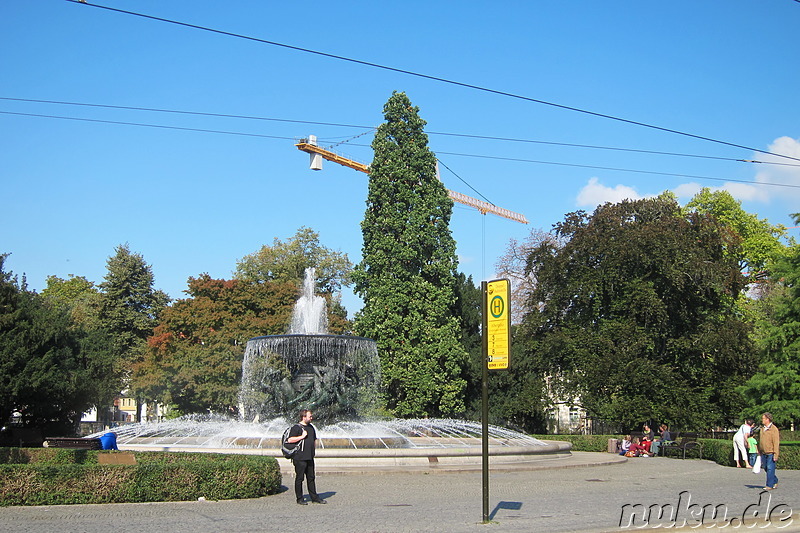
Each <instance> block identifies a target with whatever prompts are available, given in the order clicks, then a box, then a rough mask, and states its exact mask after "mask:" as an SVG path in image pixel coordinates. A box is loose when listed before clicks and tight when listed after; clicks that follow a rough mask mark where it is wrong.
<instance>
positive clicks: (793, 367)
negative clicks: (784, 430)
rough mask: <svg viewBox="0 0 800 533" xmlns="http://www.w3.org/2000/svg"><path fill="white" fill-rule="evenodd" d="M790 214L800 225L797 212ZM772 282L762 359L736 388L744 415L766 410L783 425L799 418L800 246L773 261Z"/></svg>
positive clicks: (761, 344) (794, 421) (757, 413)
mask: <svg viewBox="0 0 800 533" xmlns="http://www.w3.org/2000/svg"><path fill="white" fill-rule="evenodd" d="M793 216H794V217H795V222H796V223H798V224H800V214H795V215H793ZM772 283H773V290H772V292H771V294H770V295H769V296H768V297H767V300H768V302H767V304H768V305H767V307H768V310H769V311H768V321H767V323H766V324H765V325H763V326H762V328H761V329H762V331H763V332H764V335H763V337H762V338H761V339H760V347H761V350H762V353H763V360H762V363H761V366H760V368H759V370H758V372H757V373H755V375H753V377H752V378H751V379H750V380H749V381H748V382H747V383H746V384H745V385H744V386H742V387H741V388H740V389H739V390H740V391H741V392H742V393H743V394H744V395H745V397H746V398H747V400H748V408H747V409H746V410H745V411H744V414H745V415H749V416H757V415H759V414H760V413H763V412H765V411H769V412H771V413H772V414H773V416H775V421H776V423H777V424H778V425H783V426H784V427H785V426H786V425H789V424H790V423H796V422H798V421H800V246H797V245H795V246H793V247H791V248H790V249H789V251H788V253H787V254H786V256H785V257H783V258H781V259H779V260H778V261H777V262H776V264H775V266H774V271H773V272H772Z"/></svg>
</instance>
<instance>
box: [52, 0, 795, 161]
mask: <svg viewBox="0 0 800 533" xmlns="http://www.w3.org/2000/svg"><path fill="white" fill-rule="evenodd" d="M67 1H68V2H70V3H73V4H78V5H84V6H89V7H94V8H98V9H104V10H107V11H112V12H116V13H121V14H125V15H131V16H135V17H141V18H144V19H149V20H155V21H159V22H165V23H168V24H174V25H177V26H183V27H186V28H193V29H197V30H201V31H207V32H211V33H216V34H219V35H225V36H228V37H235V38H238V39H245V40H248V41H254V42H258V43H262V44H267V45H270V46H277V47H280V48H286V49H288V50H294V51H297V52H303V53H308V54H314V55H317V56H321V57H327V58H330V59H336V60H339V61H346V62H349V63H354V64H358V65H362V66H367V67H372V68H377V69H381V70H386V71H390V72H396V73H398V74H405V75H408V76H414V77H417V78H422V79H427V80H431V81H437V82H441V83H446V84H449V85H455V86H458V87H464V88H467V89H473V90H476V91H481V92H485V93H490V94H495V95H499V96H505V97H508V98H514V99H517V100H523V101H527V102H531V103H536V104H541V105H546V106H550V107H554V108H558V109H563V110H566V111H573V112H576V113H581V114H585V115H590V116H594V117H598V118H604V119H607V120H613V121H616V122H621V123H625V124H630V125H633V126H640V127H643V128H649V129H653V130H657V131H662V132H665V133H672V134H674V135H681V136H684V137H689V138H692V139H697V140H702V141H706V142H711V143H716V144H721V145H725V146H730V147H733V148H740V149H743V150H749V151H752V152H758V153H762V154H768V155H772V156H776V157H781V158H786V159H793V160H795V161H800V158H797V157H792V156H788V155H784V154H776V153H774V152H770V151H767V150H761V149H759V148H751V147H748V146H745V145H741V144H737V143H732V142H728V141H723V140H720V139H714V138H712V137H706V136H703V135H697V134H694V133H689V132H685V131H681V130H676V129H672V128H666V127H663V126H656V125H653V124H648V123H646V122H640V121H636V120H631V119H626V118H622V117H617V116H614V115H609V114H606V113H599V112H596V111H590V110H587V109H581V108H578V107H573V106H568V105H564V104H558V103H555V102H549V101H547V100H541V99H538V98H532V97H529V96H524V95H520V94H515V93H510V92H507V91H501V90H498V89H491V88H488V87H483V86H480V85H474V84H471V83H465V82H460V81H456V80H451V79H448V78H442V77H439V76H432V75H430V74H423V73H420V72H415V71H412V70H407V69H401V68H397V67H391V66H388V65H382V64H380V63H374V62H370V61H364V60H361V59H355V58H350V57H346V56H341V55H337V54H331V53H328V52H322V51H319V50H312V49H310V48H303V47H300V46H294V45H289V44H285V43H280V42H277V41H270V40H267V39H260V38H258V37H252V36H249V35H243V34H240V33H234V32H229V31H223V30H218V29H215V28H209V27H207V26H200V25H198V24H190V23H188V22H181V21H177V20H172V19H167V18H163V17H156V16H154V15H147V14H144V13H137V12H135V11H128V10H124V9H119V8H114V7H109V6H103V5H100V4H92V3H89V2H86V1H85V0H67Z"/></svg>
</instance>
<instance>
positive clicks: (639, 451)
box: [625, 437, 650, 457]
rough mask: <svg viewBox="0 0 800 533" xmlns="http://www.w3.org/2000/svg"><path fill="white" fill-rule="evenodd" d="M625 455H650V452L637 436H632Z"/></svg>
mask: <svg viewBox="0 0 800 533" xmlns="http://www.w3.org/2000/svg"><path fill="white" fill-rule="evenodd" d="M625 457H650V452H649V451H648V450H647V448H645V446H644V445H643V444H642V443H641V441H640V440H639V437H633V442H631V448H630V450H628V453H626V454H625Z"/></svg>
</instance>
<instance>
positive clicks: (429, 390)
mask: <svg viewBox="0 0 800 533" xmlns="http://www.w3.org/2000/svg"><path fill="white" fill-rule="evenodd" d="M418 112H419V110H418V108H416V107H414V106H412V105H411V102H410V101H409V99H408V97H407V96H406V95H405V94H404V93H397V92H395V93H393V94H392V96H391V97H390V98H389V100H388V102H387V103H386V105H385V106H384V117H385V119H386V122H384V123H383V124H381V125H380V126H379V127H378V131H377V133H376V135H375V139H374V140H373V142H372V148H373V150H374V152H375V157H374V159H373V162H372V165H371V166H370V174H369V192H368V197H367V210H366V213H365V216H364V220H363V221H362V223H361V230H362V233H363V237H364V244H363V247H362V256H363V260H362V262H361V263H360V264H359V265H358V266H357V267H356V269H355V271H354V273H353V279H354V281H355V290H356V293H357V294H359V295H360V296H361V297H362V299H363V300H364V307H363V309H362V311H361V312H360V313H359V314H358V315H357V317H356V331H357V332H358V333H359V334H360V335H363V336H365V337H370V338H373V339H375V340H376V341H377V342H378V352H379V353H380V357H381V371H382V380H383V384H384V386H385V387H386V388H387V399H388V405H387V406H388V407H389V408H390V409H391V410H392V411H394V413H395V414H396V415H398V416H439V415H451V414H455V413H459V412H462V411H463V410H464V391H465V387H466V382H465V380H464V377H463V372H464V368H465V367H466V365H467V356H466V353H465V351H464V348H463V347H462V346H461V344H460V343H459V324H458V317H456V316H454V315H453V312H452V309H453V305H454V301H455V292H454V290H455V273H456V267H457V259H456V253H455V241H454V240H453V237H452V235H451V233H450V228H449V224H450V216H451V214H452V210H453V202H452V201H451V200H450V199H449V197H448V195H447V190H446V189H445V188H444V186H443V185H442V183H441V182H440V181H439V180H438V179H436V158H435V156H434V155H433V153H432V152H431V151H430V150H429V149H428V138H427V135H426V134H425V133H424V131H423V127H424V125H425V121H424V120H422V119H421V118H420V117H419V114H418Z"/></svg>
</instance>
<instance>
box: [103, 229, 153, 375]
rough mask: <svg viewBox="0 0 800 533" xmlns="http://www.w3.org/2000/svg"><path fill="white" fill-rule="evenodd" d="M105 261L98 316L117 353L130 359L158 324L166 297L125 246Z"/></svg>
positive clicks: (148, 270) (143, 264)
mask: <svg viewBox="0 0 800 533" xmlns="http://www.w3.org/2000/svg"><path fill="white" fill-rule="evenodd" d="M114 251H115V254H114V255H113V256H112V257H109V258H108V261H107V273H106V276H105V278H104V279H105V281H103V282H102V283H101V284H100V289H101V291H102V295H101V298H100V304H99V309H98V317H99V320H100V323H101V325H102V326H103V328H104V329H105V330H106V331H108V332H110V333H111V335H112V336H113V337H114V340H115V344H116V349H117V351H118V353H119V354H120V355H121V356H122V357H123V358H124V359H126V360H133V359H135V358H136V356H137V355H138V354H139V353H140V350H141V348H142V347H143V346H144V343H145V341H146V340H147V338H148V337H149V336H150V335H151V334H152V333H153V328H154V327H155V326H156V324H157V323H158V315H159V313H161V311H162V310H163V309H164V307H165V306H166V305H167V304H168V303H169V297H168V296H167V295H166V294H165V293H164V292H163V291H160V290H156V289H155V288H154V287H153V284H154V280H153V271H152V268H151V267H150V265H148V264H147V263H146V262H145V260H144V258H143V257H142V255H141V254H137V253H133V252H131V250H130V248H129V247H128V245H127V244H123V245H120V246H118V247H117V248H115V250H114Z"/></svg>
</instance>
